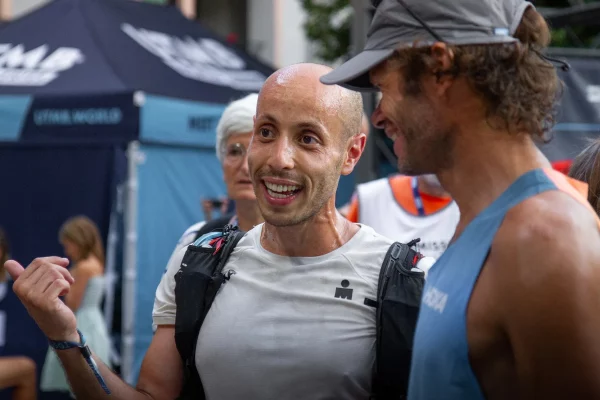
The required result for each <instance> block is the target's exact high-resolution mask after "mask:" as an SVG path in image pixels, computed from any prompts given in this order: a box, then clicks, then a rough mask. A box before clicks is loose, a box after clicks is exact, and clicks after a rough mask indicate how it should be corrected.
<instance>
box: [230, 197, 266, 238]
mask: <svg viewBox="0 0 600 400" xmlns="http://www.w3.org/2000/svg"><path fill="white" fill-rule="evenodd" d="M235 212H236V216H237V220H238V226H239V228H240V230H242V231H244V232H248V231H249V230H250V229H252V228H254V227H255V226H256V225H258V224H260V223H262V222H263V218H262V214H261V213H260V210H259V209H258V205H257V204H256V200H236V202H235Z"/></svg>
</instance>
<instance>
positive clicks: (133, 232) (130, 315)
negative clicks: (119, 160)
mask: <svg viewBox="0 0 600 400" xmlns="http://www.w3.org/2000/svg"><path fill="white" fill-rule="evenodd" d="M139 148H140V144H139V142H137V141H133V142H131V143H129V145H128V146H127V186H126V190H127V192H126V196H125V198H126V203H125V215H124V218H125V221H124V225H125V246H124V249H123V293H122V321H121V323H122V330H121V337H122V344H121V375H122V378H123V380H124V381H125V382H127V383H128V384H130V385H133V384H134V382H132V379H133V376H134V374H133V360H134V353H135V331H134V329H135V294H136V293H135V292H136V287H135V284H136V267H137V254H136V249H137V208H138V207H137V206H138V204H137V203H138V170H137V165H138V159H139Z"/></svg>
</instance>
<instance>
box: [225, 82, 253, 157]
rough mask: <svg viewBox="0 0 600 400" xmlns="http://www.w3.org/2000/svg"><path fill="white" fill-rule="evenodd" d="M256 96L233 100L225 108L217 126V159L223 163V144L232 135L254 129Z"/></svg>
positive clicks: (251, 95) (250, 95)
mask: <svg viewBox="0 0 600 400" xmlns="http://www.w3.org/2000/svg"><path fill="white" fill-rule="evenodd" d="M257 102H258V94H257V93H251V94H249V95H247V96H246V97H243V98H241V99H238V100H235V101H233V102H231V103H229V105H228V106H227V107H226V108H225V110H224V111H223V114H222V115H221V119H220V120H219V123H218V124H217V143H216V151H217V158H218V159H219V161H221V162H223V153H224V151H225V143H227V139H229V137H230V136H232V135H239V134H241V133H248V132H251V131H252V130H253V128H254V115H256V103H257Z"/></svg>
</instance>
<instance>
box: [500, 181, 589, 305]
mask: <svg viewBox="0 0 600 400" xmlns="http://www.w3.org/2000/svg"><path fill="white" fill-rule="evenodd" d="M488 266H489V267H491V268H489V269H491V270H492V271H491V272H492V274H493V275H494V278H495V281H496V282H497V285H498V286H499V287H503V288H506V287H508V288H509V289H508V290H509V291H510V294H511V299H512V301H514V302H521V301H525V300H526V298H527V297H531V296H538V298H539V299H541V298H542V297H544V296H545V295H546V294H548V295H551V296H563V295H564V296H567V297H569V296H575V295H576V293H577V291H575V290H573V288H574V287H578V288H582V289H583V288H586V287H592V286H595V287H599V286H600V229H599V226H598V222H597V220H596V219H595V216H594V215H593V214H592V213H591V211H589V210H588V209H587V208H586V207H585V206H584V205H582V204H581V203H579V202H578V201H577V200H575V199H574V198H573V197H571V196H570V195H568V194H566V193H563V192H560V191H549V192H545V193H542V194H540V195H537V196H534V197H532V198H530V199H528V200H526V201H524V202H522V203H521V204H519V205H517V206H515V207H514V208H513V209H511V210H510V211H509V212H508V213H507V215H506V218H505V220H504V222H503V223H502V226H501V227H500V229H499V230H498V233H497V235H496V237H495V239H494V242H493V243H492V248H491V251H490V256H489V258H488ZM511 299H508V303H511V302H512V301H511Z"/></svg>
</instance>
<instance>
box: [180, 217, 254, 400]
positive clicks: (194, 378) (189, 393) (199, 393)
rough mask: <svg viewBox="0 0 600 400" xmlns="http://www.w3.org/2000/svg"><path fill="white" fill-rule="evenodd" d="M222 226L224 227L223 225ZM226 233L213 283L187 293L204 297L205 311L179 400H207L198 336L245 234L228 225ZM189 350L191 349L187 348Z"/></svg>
mask: <svg viewBox="0 0 600 400" xmlns="http://www.w3.org/2000/svg"><path fill="white" fill-rule="evenodd" d="M221 226H222V225H221ZM222 230H223V232H224V236H223V237H224V240H225V244H224V245H223V247H222V248H221V249H220V250H219V251H218V252H217V253H216V254H215V257H218V264H217V266H216V267H215V269H214V271H213V273H212V277H213V281H212V284H210V285H209V286H208V287H207V288H206V290H205V291H204V293H198V292H197V291H195V292H193V293H192V292H191V290H186V291H185V295H184V296H185V297H186V298H189V297H190V296H199V295H200V296H203V298H204V309H203V310H200V311H201V313H200V315H199V317H198V319H197V320H196V321H195V323H194V327H193V332H192V333H193V334H192V335H191V336H190V337H191V338H192V343H191V351H189V354H186V356H185V357H184V360H183V362H184V382H183V388H182V391H181V393H180V395H179V397H178V398H177V399H178V400H192V399H193V400H203V399H205V395H204V389H203V386H202V381H201V379H200V375H199V373H198V370H197V369H196V362H195V358H196V346H197V344H198V335H199V333H200V329H201V327H202V323H203V322H204V319H205V318H206V315H207V314H208V311H209V310H210V307H211V306H212V303H213V302H214V299H215V297H216V295H217V293H218V292H219V289H220V288H221V286H222V285H223V283H224V282H225V281H226V280H228V279H229V276H225V275H223V273H222V271H223V268H224V267H225V265H226V264H227V261H228V260H229V256H230V255H231V253H233V250H234V249H235V247H236V245H237V244H238V242H239V241H240V240H241V239H242V237H243V236H244V234H245V233H244V232H241V231H239V230H237V227H232V226H229V225H226V226H225V227H223V228H222ZM182 304H185V302H181V301H179V302H178V304H177V305H178V307H180V306H181V305H182ZM187 348H188V349H189V347H187Z"/></svg>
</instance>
